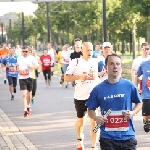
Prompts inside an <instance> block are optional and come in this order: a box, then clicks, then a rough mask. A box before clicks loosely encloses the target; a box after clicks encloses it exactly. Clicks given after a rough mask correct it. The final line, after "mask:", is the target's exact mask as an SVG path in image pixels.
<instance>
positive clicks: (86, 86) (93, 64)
mask: <svg viewBox="0 0 150 150" xmlns="http://www.w3.org/2000/svg"><path fill="white" fill-rule="evenodd" d="M93 72H94V73H93ZM83 73H87V74H89V78H88V79H87V80H85V81H81V80H76V81H75V93H74V98H75V99H77V100H86V99H88V98H89V96H90V93H91V91H92V90H93V88H94V87H95V86H96V85H97V84H98V80H93V79H92V76H93V75H94V76H96V77H97V76H98V61H97V60H96V59H94V58H91V59H90V60H88V61H86V60H85V59H83V58H82V57H81V58H77V59H73V60H72V61H71V62H70V64H69V66H68V68H67V71H66V74H69V75H82V74H83Z"/></svg>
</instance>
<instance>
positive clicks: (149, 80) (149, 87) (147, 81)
mask: <svg viewBox="0 0 150 150" xmlns="http://www.w3.org/2000/svg"><path fill="white" fill-rule="evenodd" d="M146 86H147V87H148V89H149V90H150V79H149V78H148V79H147V80H146Z"/></svg>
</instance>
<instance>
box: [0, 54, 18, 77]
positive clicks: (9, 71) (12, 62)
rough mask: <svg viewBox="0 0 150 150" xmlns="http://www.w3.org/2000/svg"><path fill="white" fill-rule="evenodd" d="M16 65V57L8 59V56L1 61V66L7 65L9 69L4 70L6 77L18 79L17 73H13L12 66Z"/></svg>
mask: <svg viewBox="0 0 150 150" xmlns="http://www.w3.org/2000/svg"><path fill="white" fill-rule="evenodd" d="M16 63H17V57H16V56H13V57H12V58H10V57H9V56H6V57H5V58H4V59H3V61H2V64H4V65H5V64H9V68H6V76H12V77H18V73H17V72H14V70H13V69H14V66H15V65H16Z"/></svg>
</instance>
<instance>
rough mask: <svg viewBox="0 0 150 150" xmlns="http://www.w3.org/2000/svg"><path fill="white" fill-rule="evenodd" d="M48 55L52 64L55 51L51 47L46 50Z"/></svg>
mask: <svg viewBox="0 0 150 150" xmlns="http://www.w3.org/2000/svg"><path fill="white" fill-rule="evenodd" d="M48 55H50V56H51V59H52V64H53V63H55V52H54V49H53V48H51V49H50V50H48Z"/></svg>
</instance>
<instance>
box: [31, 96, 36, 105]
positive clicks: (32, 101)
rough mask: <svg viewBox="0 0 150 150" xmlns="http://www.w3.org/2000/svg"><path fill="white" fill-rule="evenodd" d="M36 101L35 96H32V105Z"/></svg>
mask: <svg viewBox="0 0 150 150" xmlns="http://www.w3.org/2000/svg"><path fill="white" fill-rule="evenodd" d="M34 102H35V100H34V97H32V100H31V103H32V105H33V104H34Z"/></svg>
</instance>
